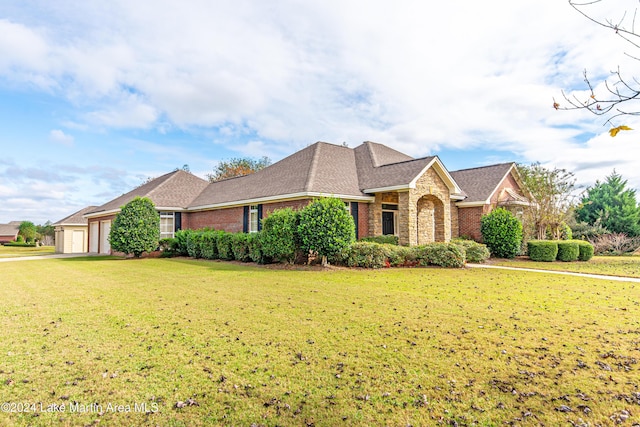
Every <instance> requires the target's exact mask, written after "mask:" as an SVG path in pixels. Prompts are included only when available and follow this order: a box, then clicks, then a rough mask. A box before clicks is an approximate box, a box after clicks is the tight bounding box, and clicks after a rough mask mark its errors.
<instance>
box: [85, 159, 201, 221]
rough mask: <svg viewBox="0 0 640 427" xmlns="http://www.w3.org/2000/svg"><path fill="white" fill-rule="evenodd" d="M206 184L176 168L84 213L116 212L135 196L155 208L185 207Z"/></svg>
mask: <svg viewBox="0 0 640 427" xmlns="http://www.w3.org/2000/svg"><path fill="white" fill-rule="evenodd" d="M208 185H209V182H207V181H205V180H204V179H202V178H198V177H197V176H195V175H192V174H190V173H188V172H185V171H183V170H176V171H173V172H170V173H167V174H165V175H162V176H160V177H158V178H156V179H154V180H152V181H150V182H148V183H146V184H144V185H141V186H140V187H138V188H135V189H133V190H132V191H130V192H128V193H126V194H123V195H122V196H120V197H118V198H116V199H113V200H111V201H110V202H107V203H105V204H104V205H102V206H98V207H97V208H95V209H93V210H91V211H90V212H87V213H86V214H85V215H96V214H101V213H106V212H117V211H118V210H119V209H120V208H121V207H122V206H124V205H126V204H127V203H129V202H130V201H131V200H133V199H134V198H136V197H147V198H149V199H151V201H152V202H153V203H154V204H155V205H156V207H157V208H173V209H175V208H178V209H186V208H187V207H188V206H189V205H190V204H191V202H192V201H193V200H194V199H195V198H196V197H197V196H198V195H199V194H200V193H201V192H202V190H204V189H205V188H206V187H207V186H208Z"/></svg>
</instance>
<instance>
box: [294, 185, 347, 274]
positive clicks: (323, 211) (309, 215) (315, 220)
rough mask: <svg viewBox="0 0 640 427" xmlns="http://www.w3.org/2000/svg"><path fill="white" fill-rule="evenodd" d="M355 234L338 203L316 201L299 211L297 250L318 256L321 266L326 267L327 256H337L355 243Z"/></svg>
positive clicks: (327, 199) (334, 200) (341, 203)
mask: <svg viewBox="0 0 640 427" xmlns="http://www.w3.org/2000/svg"><path fill="white" fill-rule="evenodd" d="M355 230H356V227H355V224H354V222H353V217H352V216H351V214H350V213H349V212H348V211H347V209H346V208H345V205H344V202H343V201H342V200H340V199H336V198H334V197H326V198H322V199H318V200H316V201H314V202H313V203H311V204H310V205H307V206H305V207H304V209H302V210H301V211H300V225H298V235H299V238H300V243H301V247H302V249H303V250H304V251H313V252H317V253H318V255H320V256H322V265H327V256H331V255H335V254H337V253H339V252H341V251H342V250H343V249H345V248H347V247H348V246H349V245H350V244H351V243H353V242H354V241H355V239H356V232H355Z"/></svg>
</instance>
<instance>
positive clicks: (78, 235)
mask: <svg viewBox="0 0 640 427" xmlns="http://www.w3.org/2000/svg"><path fill="white" fill-rule="evenodd" d="M71 252H72V253H74V254H79V253H82V252H84V230H73V239H72V240H71Z"/></svg>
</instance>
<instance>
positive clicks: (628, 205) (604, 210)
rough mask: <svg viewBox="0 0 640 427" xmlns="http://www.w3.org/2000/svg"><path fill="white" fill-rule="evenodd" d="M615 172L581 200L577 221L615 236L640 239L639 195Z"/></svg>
mask: <svg viewBox="0 0 640 427" xmlns="http://www.w3.org/2000/svg"><path fill="white" fill-rule="evenodd" d="M626 186H627V181H626V180H623V179H622V176H621V175H620V174H618V173H616V171H615V170H614V171H613V172H612V173H611V175H609V176H607V177H606V179H605V181H604V182H600V181H596V184H595V185H594V186H593V187H589V188H588V189H587V191H586V194H585V196H583V197H582V200H581V203H580V206H579V207H578V208H577V209H576V212H575V215H576V219H577V220H578V221H584V222H586V223H587V224H589V225H596V224H599V225H602V226H603V227H604V228H606V229H607V230H609V231H610V232H612V233H625V234H627V235H629V236H639V235H640V208H639V207H638V204H637V202H636V191H635V190H633V189H627V188H626Z"/></svg>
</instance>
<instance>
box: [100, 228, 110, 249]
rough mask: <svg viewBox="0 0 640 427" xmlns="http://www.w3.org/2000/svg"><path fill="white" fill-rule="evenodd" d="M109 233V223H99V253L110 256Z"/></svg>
mask: <svg viewBox="0 0 640 427" xmlns="http://www.w3.org/2000/svg"><path fill="white" fill-rule="evenodd" d="M110 232H111V221H101V222H100V253H101V254H110V253H111V245H110V244H109V233H110Z"/></svg>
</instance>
